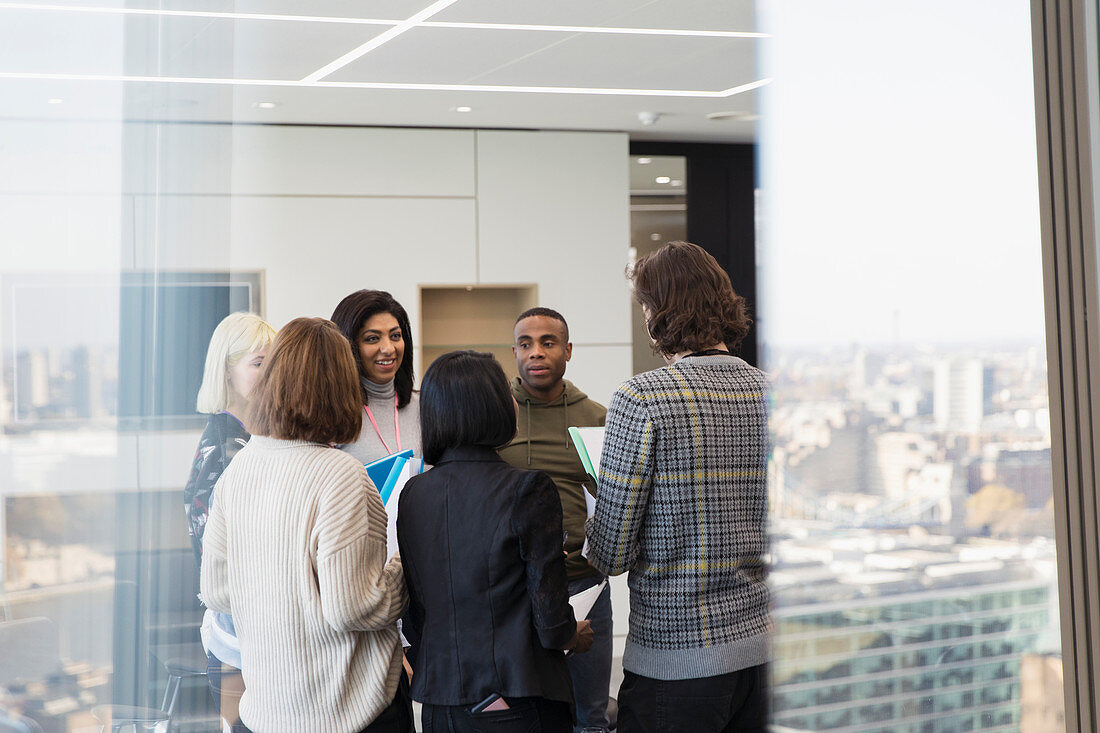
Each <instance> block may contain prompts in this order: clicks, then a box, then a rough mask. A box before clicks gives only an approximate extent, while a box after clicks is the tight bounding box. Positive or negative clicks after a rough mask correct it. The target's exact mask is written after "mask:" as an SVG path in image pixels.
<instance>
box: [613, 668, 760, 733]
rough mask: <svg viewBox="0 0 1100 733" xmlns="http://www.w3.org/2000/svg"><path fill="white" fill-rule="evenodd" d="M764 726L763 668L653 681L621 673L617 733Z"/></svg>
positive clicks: (693, 732)
mask: <svg viewBox="0 0 1100 733" xmlns="http://www.w3.org/2000/svg"><path fill="white" fill-rule="evenodd" d="M767 729H768V668H767V665H765V664H761V665H758V666H756V667H749V668H748V669H742V670H738V671H737V672H730V673H729V674H721V675H718V676H716V677H699V678H697V679H693V680H655V679H652V678H650V677H642V676H641V675H636V674H634V673H633V672H626V674H625V677H624V678H623V685H622V687H620V688H619V730H620V731H621V732H622V733H640V732H644V733H648V732H649V731H661V733H675V732H676V731H683V732H684V733H711V732H712V731H713V732H714V733H717V732H718V731H723V732H725V731H728V732H729V733H733V732H734V731H737V733H751V732H754V731H760V732H761V733H763V732H764V731H766V730H767Z"/></svg>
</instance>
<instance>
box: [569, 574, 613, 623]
mask: <svg viewBox="0 0 1100 733" xmlns="http://www.w3.org/2000/svg"><path fill="white" fill-rule="evenodd" d="M606 585H607V579H606V578H605V579H604V580H601V581H600V582H599V583H597V584H596V585H594V586H592V587H591V588H588V589H586V590H582V591H581V592H580V593H577V594H576V595H572V596H569V605H570V606H572V607H573V615H574V616H576V618H577V620H578V621H581V620H583V619H586V618H588V614H589V612H590V611H591V610H592V606H594V605H596V599H598V598H599V597H600V593H602V592H603V589H604V587H605V586H606Z"/></svg>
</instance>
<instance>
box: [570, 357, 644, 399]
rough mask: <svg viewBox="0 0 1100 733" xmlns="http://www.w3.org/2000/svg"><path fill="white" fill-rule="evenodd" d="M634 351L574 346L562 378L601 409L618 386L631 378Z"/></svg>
mask: <svg viewBox="0 0 1100 733" xmlns="http://www.w3.org/2000/svg"><path fill="white" fill-rule="evenodd" d="M632 360H633V351H632V350H631V348H630V345H629V344H626V345H623V346H586V345H584V344H578V343H576V342H574V343H573V358H572V359H571V360H570V361H569V366H568V367H567V369H566V372H565V376H566V378H567V379H568V380H569V381H571V382H572V383H573V384H575V385H577V387H579V388H580V390H581V391H582V392H584V393H585V394H587V395H588V396H589V397H591V398H592V399H594V400H596V402H599V403H600V404H601V405H603V406H604V407H607V403H608V402H610V401H611V395H612V393H614V392H615V390H616V389H617V388H618V386H619V385H620V384H622V383H623V382H624V381H626V380H627V379H629V378H630V376H631V374H632V372H631V362H632Z"/></svg>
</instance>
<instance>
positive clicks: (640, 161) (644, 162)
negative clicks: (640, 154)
mask: <svg viewBox="0 0 1100 733" xmlns="http://www.w3.org/2000/svg"><path fill="white" fill-rule="evenodd" d="M652 162H653V158H638V165H649V164H650V163H652Z"/></svg>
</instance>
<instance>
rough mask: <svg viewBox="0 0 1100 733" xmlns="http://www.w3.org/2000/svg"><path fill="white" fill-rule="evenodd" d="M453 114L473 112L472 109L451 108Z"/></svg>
mask: <svg viewBox="0 0 1100 733" xmlns="http://www.w3.org/2000/svg"><path fill="white" fill-rule="evenodd" d="M451 109H452V110H454V111H455V112H473V111H474V108H473V107H451Z"/></svg>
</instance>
